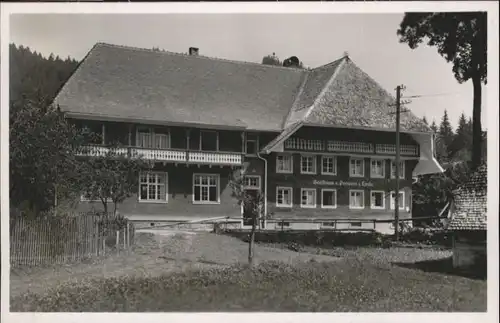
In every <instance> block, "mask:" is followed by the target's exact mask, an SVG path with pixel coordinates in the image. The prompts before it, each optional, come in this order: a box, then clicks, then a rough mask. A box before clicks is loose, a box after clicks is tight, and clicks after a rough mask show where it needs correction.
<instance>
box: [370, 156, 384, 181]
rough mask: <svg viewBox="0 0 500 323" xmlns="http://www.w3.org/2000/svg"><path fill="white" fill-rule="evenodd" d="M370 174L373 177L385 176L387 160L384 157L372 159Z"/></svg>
mask: <svg viewBox="0 0 500 323" xmlns="http://www.w3.org/2000/svg"><path fill="white" fill-rule="evenodd" d="M370 176H371V177H373V178H384V177H385V160H383V159H372V160H371V167H370Z"/></svg>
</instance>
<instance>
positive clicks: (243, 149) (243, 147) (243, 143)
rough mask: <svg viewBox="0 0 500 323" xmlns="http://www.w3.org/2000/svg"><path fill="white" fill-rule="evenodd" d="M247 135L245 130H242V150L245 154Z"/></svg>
mask: <svg viewBox="0 0 500 323" xmlns="http://www.w3.org/2000/svg"><path fill="white" fill-rule="evenodd" d="M245 135H246V133H245V131H242V132H241V152H242V153H243V154H245V153H246V149H245V148H246V147H245V146H246V145H245Z"/></svg>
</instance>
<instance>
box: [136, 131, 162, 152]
mask: <svg viewBox="0 0 500 323" xmlns="http://www.w3.org/2000/svg"><path fill="white" fill-rule="evenodd" d="M136 143H137V146H138V147H141V148H153V149H168V148H170V134H169V132H168V131H157V132H155V130H154V129H153V128H138V129H137V140H136Z"/></svg>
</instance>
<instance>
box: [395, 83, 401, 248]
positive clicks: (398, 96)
mask: <svg viewBox="0 0 500 323" xmlns="http://www.w3.org/2000/svg"><path fill="white" fill-rule="evenodd" d="M400 117H401V86H400V85H398V86H397V87H396V176H395V177H396V188H395V192H394V194H395V195H394V222H395V225H394V239H395V240H396V241H398V240H399V160H400V156H399V148H400V143H399V128H400Z"/></svg>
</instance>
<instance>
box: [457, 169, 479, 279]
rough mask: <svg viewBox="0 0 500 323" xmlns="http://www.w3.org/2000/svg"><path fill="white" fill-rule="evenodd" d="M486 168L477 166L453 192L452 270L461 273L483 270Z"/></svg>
mask: <svg viewBox="0 0 500 323" xmlns="http://www.w3.org/2000/svg"><path fill="white" fill-rule="evenodd" d="M486 176H487V167H486V165H482V166H480V167H479V168H478V169H477V170H476V171H475V172H474V173H473V174H472V176H471V177H470V178H469V180H468V181H467V182H466V183H465V184H464V185H462V186H461V187H460V188H458V189H457V190H456V191H454V192H453V196H454V200H453V202H452V204H451V206H450V207H451V208H450V213H451V219H450V222H449V224H448V230H449V231H450V232H451V233H452V241H453V267H455V268H457V269H463V270H482V269H484V270H485V269H486V256H487V249H486V231H487V220H486V209H487V194H486V192H487V185H486V184H487V179H486Z"/></svg>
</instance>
